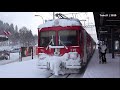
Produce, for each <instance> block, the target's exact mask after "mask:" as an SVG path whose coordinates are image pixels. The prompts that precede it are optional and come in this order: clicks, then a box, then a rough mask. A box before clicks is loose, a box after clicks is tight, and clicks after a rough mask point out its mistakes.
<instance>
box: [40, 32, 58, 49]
mask: <svg viewBox="0 0 120 90" xmlns="http://www.w3.org/2000/svg"><path fill="white" fill-rule="evenodd" d="M52 31H53V32H54V34H53V33H52V35H53V42H54V46H55V45H56V43H55V42H56V31H54V30H49V31H41V32H40V36H39V38H40V47H47V46H48V45H49V44H51V43H50V41H51V39H52V35H49V33H50V32H52ZM41 33H48V35H47V34H46V35H44V36H42V35H41ZM43 38H46V39H43ZM47 38H48V39H47ZM42 41H43V42H44V41H47V43H46V42H45V43H44V44H41V43H42Z"/></svg>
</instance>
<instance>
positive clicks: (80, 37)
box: [80, 31, 83, 45]
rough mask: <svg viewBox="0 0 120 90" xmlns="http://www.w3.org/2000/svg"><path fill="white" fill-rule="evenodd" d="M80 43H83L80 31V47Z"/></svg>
mask: <svg viewBox="0 0 120 90" xmlns="http://www.w3.org/2000/svg"><path fill="white" fill-rule="evenodd" d="M82 41H83V38H82V32H81V31H80V45H82Z"/></svg>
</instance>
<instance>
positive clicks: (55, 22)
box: [38, 19, 82, 29]
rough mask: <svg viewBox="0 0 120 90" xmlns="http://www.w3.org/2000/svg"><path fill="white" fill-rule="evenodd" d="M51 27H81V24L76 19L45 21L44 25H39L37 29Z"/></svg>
mask: <svg viewBox="0 0 120 90" xmlns="http://www.w3.org/2000/svg"><path fill="white" fill-rule="evenodd" d="M53 26H63V27H64V26H82V24H81V22H80V21H79V20H78V19H56V20H51V21H47V22H46V23H45V24H42V25H39V26H38V28H39V29H42V28H45V27H53Z"/></svg>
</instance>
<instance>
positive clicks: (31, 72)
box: [0, 57, 50, 78]
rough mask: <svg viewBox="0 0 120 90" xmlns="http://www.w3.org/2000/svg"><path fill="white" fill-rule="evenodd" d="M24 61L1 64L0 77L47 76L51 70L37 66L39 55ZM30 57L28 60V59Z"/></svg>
mask: <svg viewBox="0 0 120 90" xmlns="http://www.w3.org/2000/svg"><path fill="white" fill-rule="evenodd" d="M30 58H31V57H26V59H25V58H24V59H23V60H24V61H21V62H13V63H9V64H6V65H0V78H47V77H49V76H50V72H48V71H47V70H43V69H38V68H37V57H36V58H34V59H30ZM27 59H28V60H27Z"/></svg>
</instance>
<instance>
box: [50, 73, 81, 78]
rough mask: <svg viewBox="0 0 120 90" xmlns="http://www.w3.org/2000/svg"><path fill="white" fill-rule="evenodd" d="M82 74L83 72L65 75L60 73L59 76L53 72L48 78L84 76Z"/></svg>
mask: <svg viewBox="0 0 120 90" xmlns="http://www.w3.org/2000/svg"><path fill="white" fill-rule="evenodd" d="M82 76H83V74H79V73H77V74H76V73H74V74H65V75H59V76H55V75H53V74H51V75H50V76H49V77H48V78H82Z"/></svg>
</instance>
